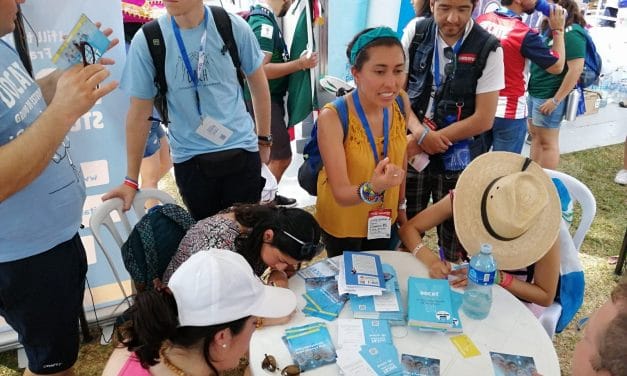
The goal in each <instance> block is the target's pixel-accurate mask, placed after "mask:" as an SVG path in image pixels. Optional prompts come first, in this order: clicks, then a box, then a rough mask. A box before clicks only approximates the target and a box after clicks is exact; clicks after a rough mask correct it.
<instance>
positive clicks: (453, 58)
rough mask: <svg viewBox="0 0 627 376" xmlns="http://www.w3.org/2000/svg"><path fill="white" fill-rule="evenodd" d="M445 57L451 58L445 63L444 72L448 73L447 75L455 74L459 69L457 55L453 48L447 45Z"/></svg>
mask: <svg viewBox="0 0 627 376" xmlns="http://www.w3.org/2000/svg"><path fill="white" fill-rule="evenodd" d="M444 57H445V58H447V59H448V60H450V61H449V62H448V63H446V64H445V65H444V74H446V76H450V75H452V74H454V73H455V70H456V69H457V55H456V54H455V52H453V48H451V47H446V48H445V49H444Z"/></svg>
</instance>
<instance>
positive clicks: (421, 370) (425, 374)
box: [401, 354, 440, 376]
mask: <svg viewBox="0 0 627 376" xmlns="http://www.w3.org/2000/svg"><path fill="white" fill-rule="evenodd" d="M401 365H402V367H403V376H440V359H433V358H428V357H426V356H418V355H410V354H403V355H401Z"/></svg>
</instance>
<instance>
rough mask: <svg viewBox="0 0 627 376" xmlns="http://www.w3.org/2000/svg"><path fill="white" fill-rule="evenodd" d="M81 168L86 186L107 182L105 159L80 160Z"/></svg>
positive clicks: (107, 164)
mask: <svg viewBox="0 0 627 376" xmlns="http://www.w3.org/2000/svg"><path fill="white" fill-rule="evenodd" d="M81 170H82V171H83V177H84V179H85V186H86V187H87V188H89V187H97V186H99V185H106V184H109V162H108V161H107V160H106V159H101V160H97V161H90V162H82V163H81Z"/></svg>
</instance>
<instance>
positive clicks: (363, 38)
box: [349, 26, 398, 65]
mask: <svg viewBox="0 0 627 376" xmlns="http://www.w3.org/2000/svg"><path fill="white" fill-rule="evenodd" d="M379 38H394V39H396V40H398V35H397V34H396V32H395V31H394V30H392V29H390V28H389V27H387V26H381V27H375V28H374V29H372V30H369V31H367V32H365V33H363V34H361V35H360V36H359V38H357V40H356V41H355V43H353V47H352V48H351V57H350V60H349V62H350V64H351V65H355V60H357V55H359V53H360V52H361V50H363V49H364V47H366V46H367V45H368V44H369V43H370V42H372V41H374V40H375V39H379Z"/></svg>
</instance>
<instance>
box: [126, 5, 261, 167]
mask: <svg viewBox="0 0 627 376" xmlns="http://www.w3.org/2000/svg"><path fill="white" fill-rule="evenodd" d="M207 14H208V22H207V38H206V43H205V64H204V68H203V70H202V72H200V73H199V74H198V78H199V83H198V93H199V97H200V104H201V112H202V116H203V117H206V116H208V117H210V118H211V119H213V120H215V121H216V122H217V123H219V124H221V125H223V126H224V127H226V128H228V130H230V131H232V132H233V133H232V135H231V136H230V137H229V138H228V139H227V140H226V142H224V143H223V144H222V145H219V144H217V143H214V142H212V141H210V140H209V139H207V138H205V137H203V136H202V135H201V134H199V133H197V132H196V131H197V129H198V127H199V125H200V123H201V117H200V115H199V114H198V111H197V108H196V99H195V89H194V84H193V82H192V80H191V78H190V76H189V74H188V73H187V70H186V68H185V64H184V62H183V58H182V57H181V52H180V50H179V46H178V44H177V42H176V37H175V36H174V32H173V29H172V22H171V18H170V16H169V15H165V16H162V17H161V18H160V19H159V26H160V27H161V31H162V33H163V38H164V41H165V45H166V58H165V73H166V81H167V84H168V92H167V102H168V113H169V117H170V122H171V124H170V127H169V136H170V146H171V150H172V160H173V161H174V162H175V163H181V162H184V161H186V160H188V159H190V158H192V157H193V156H195V155H198V154H202V153H211V152H217V151H223V150H229V149H235V148H242V149H245V150H248V151H258V150H259V149H258V146H257V136H256V133H255V129H254V123H253V120H252V118H251V117H250V115H249V114H248V112H247V111H246V107H245V104H244V99H243V93H242V90H241V87H240V85H239V82H238V81H237V75H236V74H235V67H234V66H233V62H232V60H231V56H230V55H229V53H228V52H226V51H225V53H222V47H223V46H224V43H223V42H222V38H221V37H220V35H219V34H218V30H217V28H216V25H215V22H214V20H213V16H212V14H211V12H210V11H209V12H207ZM229 16H230V18H231V23H232V24H233V35H234V37H235V41H236V44H237V49H238V51H239V56H240V60H241V62H242V70H243V71H244V73H245V74H246V75H249V74H251V73H253V72H254V71H256V70H257V69H258V68H260V67H261V65H262V64H263V53H262V52H261V49H260V48H259V43H258V42H257V39H256V38H255V35H254V34H253V32H252V30H251V29H250V27H249V26H248V24H247V23H246V21H244V20H243V19H242V18H241V17H239V16H236V15H232V14H229ZM204 30H205V23H204V22H202V23H201V24H200V25H199V26H197V27H195V28H192V29H180V32H181V36H182V39H183V42H184V44H185V49H186V50H187V54H188V56H189V61H190V63H191V66H192V68H193V69H194V70H196V68H197V67H198V54H199V50H200V40H201V38H202V34H203V31H204ZM154 74H155V68H154V64H153V62H152V58H151V56H150V52H149V50H148V44H147V43H146V37H145V36H144V34H143V31H141V30H140V31H139V32H138V33H137V34H135V36H134V37H133V40H132V41H131V47H130V49H129V51H128V56H127V61H126V65H125V67H124V73H123V74H122V79H121V81H120V87H121V88H122V89H124V90H125V91H126V92H127V93H128V94H130V95H131V96H133V97H136V98H140V99H152V98H154V96H155V95H156V94H157V88H156V87H155V84H154Z"/></svg>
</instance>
